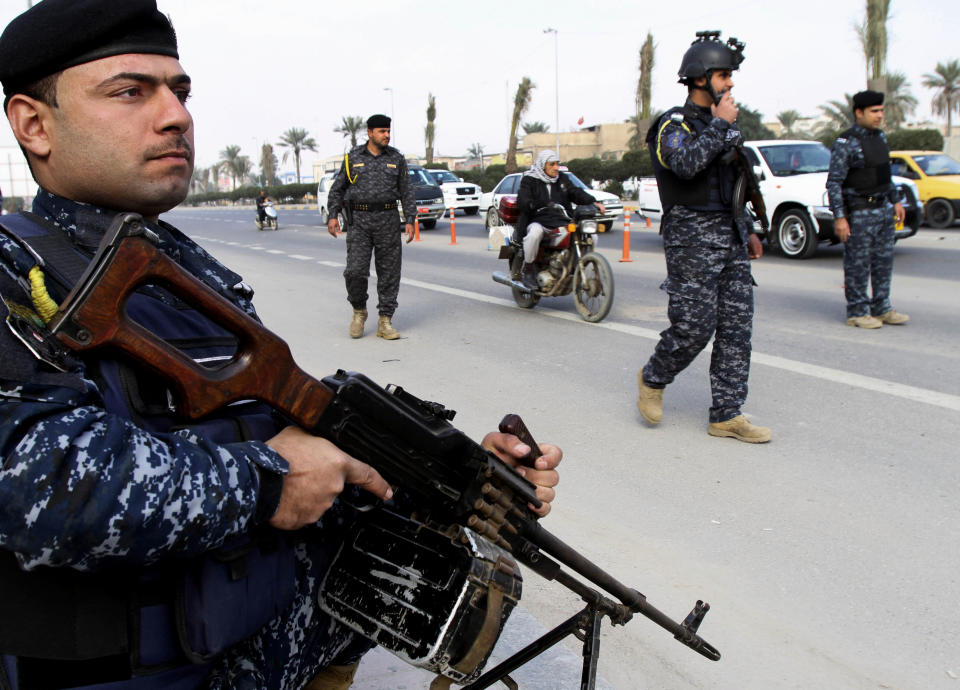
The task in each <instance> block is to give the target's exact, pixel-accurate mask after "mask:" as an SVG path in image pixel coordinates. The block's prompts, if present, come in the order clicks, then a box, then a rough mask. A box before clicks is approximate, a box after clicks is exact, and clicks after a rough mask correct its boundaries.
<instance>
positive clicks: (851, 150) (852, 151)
mask: <svg viewBox="0 0 960 690" xmlns="http://www.w3.org/2000/svg"><path fill="white" fill-rule="evenodd" d="M853 117H854V120H855V124H854V125H853V127H851V128H850V129H848V130H846V131H845V132H843V133H842V134H841V135H840V136H839V137H837V140H836V141H835V142H834V143H833V149H832V150H831V152H830V173H829V175H827V194H828V197H829V199H830V210H831V211H833V217H834V222H833V230H834V233H835V234H836V236H837V239H838V240H840V241H841V242H843V243H844V244H843V287H844V293H845V295H846V298H847V325H848V326H854V327H856V328H880V327H881V326H882V325H883V324H885V323H886V324H891V325H896V326H899V325H902V324H905V323H906V322H907V321H909V320H910V317H909V316H907V315H906V314H901V313H900V312H898V311H894V309H893V307H892V306H891V305H890V280H891V278H892V277H893V237H894V220H896V221H897V222H898V223H902V222H903V220H904V216H905V215H906V212H905V211H904V209H903V204H902V203H900V192H899V191H897V188H896V187H894V185H893V182H892V180H891V179H890V148H889V147H888V146H887V138H886V136H885V135H884V134H883V132H882V131H881V130H880V126H881V125H882V124H883V94H882V93H880V92H878V91H861V92H860V93H858V94H855V95H854V97H853ZM868 284H872V285H873V299H870V295H869V294H868V292H867V286H868Z"/></svg>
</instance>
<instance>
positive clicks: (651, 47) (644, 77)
mask: <svg viewBox="0 0 960 690" xmlns="http://www.w3.org/2000/svg"><path fill="white" fill-rule="evenodd" d="M656 47H657V46H656V45H655V44H654V42H653V34H652V33H650V32H649V31H647V39H646V40H645V41H644V42H643V46H641V48H640V79H639V80H638V81H637V120H649V119H650V98H651V93H652V90H653V67H654V64H655V60H654V51H655V50H656Z"/></svg>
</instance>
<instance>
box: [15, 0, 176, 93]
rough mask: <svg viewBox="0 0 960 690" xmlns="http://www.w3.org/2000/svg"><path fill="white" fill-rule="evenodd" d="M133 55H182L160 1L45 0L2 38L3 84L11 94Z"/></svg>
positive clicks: (27, 13)
mask: <svg viewBox="0 0 960 690" xmlns="http://www.w3.org/2000/svg"><path fill="white" fill-rule="evenodd" d="M127 53H148V54H154V55H168V56H170V57H173V58H177V59H179V58H180V55H179V54H178V53H177V36H176V34H175V33H174V31H173V27H172V26H171V25H170V20H169V19H167V17H166V15H164V14H163V13H162V12H160V11H159V10H158V9H157V3H156V0H122V2H118V1H117V0H42V2H39V3H37V4H36V5H34V6H33V7H31V8H30V9H29V10H27V11H26V12H24V13H23V14H21V15H20V16H19V17H17V18H16V19H14V20H13V21H12V22H10V23H9V24H8V25H7V28H6V29H4V32H3V35H2V36H0V82H2V83H3V92H4V93H5V94H6V95H8V96H9V95H10V94H12V93H16V91H17V89H20V88H23V87H24V86H27V85H28V84H31V83H33V82H35V81H37V80H38V79H43V78H44V77H48V76H50V75H51V74H55V73H57V72H59V71H61V70H65V69H67V68H68V67H73V66H75V65H81V64H83V63H85V62H92V61H94V60H99V59H100V58H105V57H110V56H112V55H125V54H127Z"/></svg>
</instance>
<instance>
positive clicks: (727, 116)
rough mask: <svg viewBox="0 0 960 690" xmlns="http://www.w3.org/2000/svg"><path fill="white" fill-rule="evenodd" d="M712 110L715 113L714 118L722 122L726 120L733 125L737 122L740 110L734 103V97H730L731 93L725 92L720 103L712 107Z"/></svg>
mask: <svg viewBox="0 0 960 690" xmlns="http://www.w3.org/2000/svg"><path fill="white" fill-rule="evenodd" d="M710 109H711V110H712V111H713V116H714V117H719V118H720V119H721V120H726V121H727V122H729V123H730V124H733V123H734V122H736V121H737V115H738V114H739V112H740V110H739V109H738V108H737V104H736V103H734V101H733V96H731V95H730V92H729V91H724V92H723V95H722V96H720V102H719V103H718V104H716V105H712V106H710Z"/></svg>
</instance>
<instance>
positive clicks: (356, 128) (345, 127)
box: [333, 115, 364, 148]
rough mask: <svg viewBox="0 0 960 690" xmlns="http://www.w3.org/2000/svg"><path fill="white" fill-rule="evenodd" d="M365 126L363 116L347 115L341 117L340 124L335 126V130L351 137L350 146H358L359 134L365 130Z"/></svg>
mask: <svg viewBox="0 0 960 690" xmlns="http://www.w3.org/2000/svg"><path fill="white" fill-rule="evenodd" d="M363 127H364V122H363V118H361V117H359V116H356V117H354V116H353V115H346V116H344V117H342V118H341V119H340V126H339V127H334V128H333V131H334V132H336V133H338V134H342V135H343V136H344V137H350V148H356V146H357V134H359V133H360V132H361V131H362V130H363Z"/></svg>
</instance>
